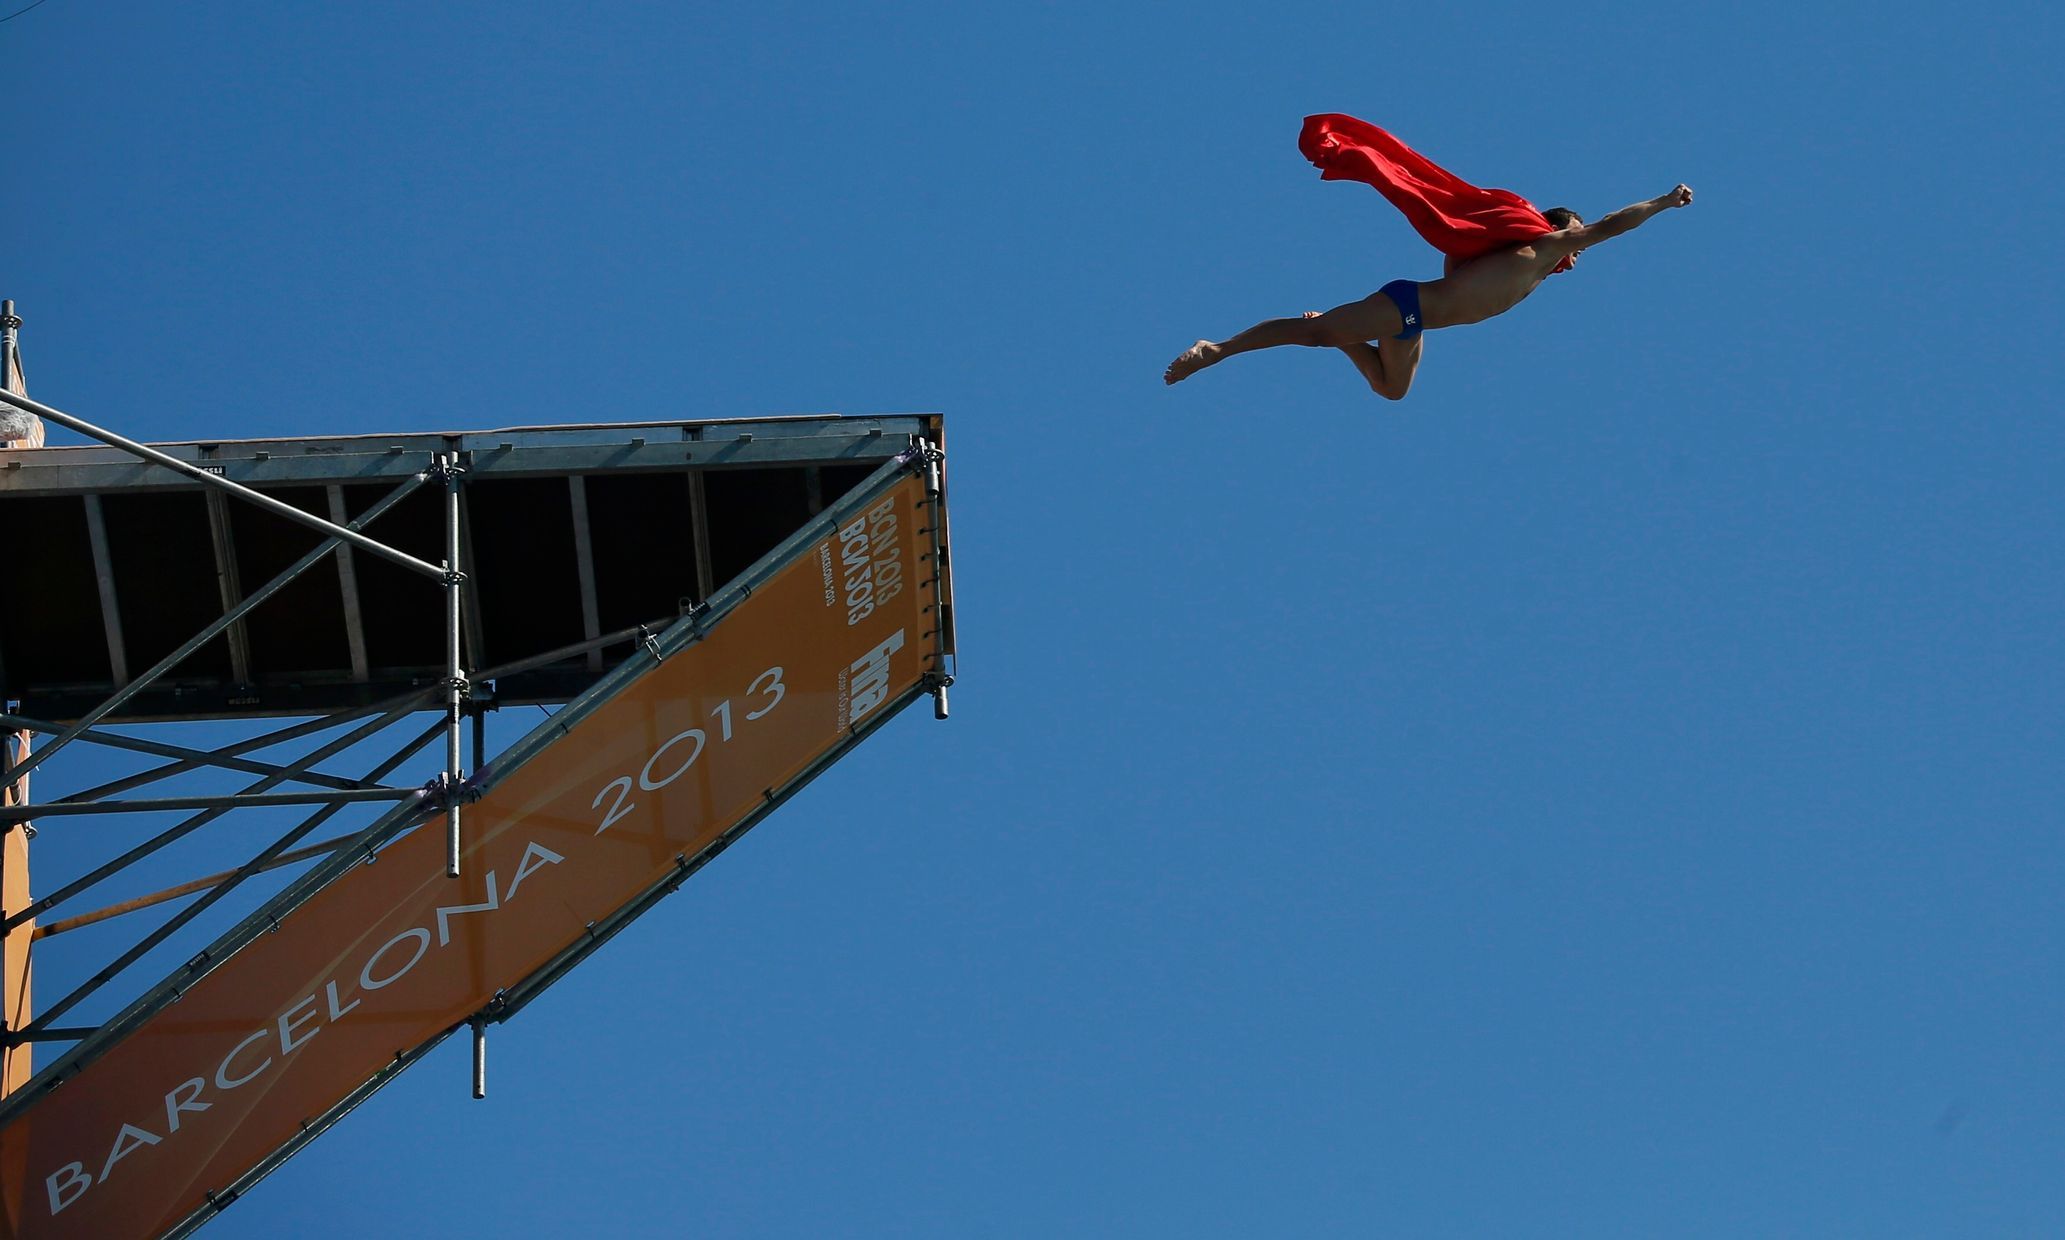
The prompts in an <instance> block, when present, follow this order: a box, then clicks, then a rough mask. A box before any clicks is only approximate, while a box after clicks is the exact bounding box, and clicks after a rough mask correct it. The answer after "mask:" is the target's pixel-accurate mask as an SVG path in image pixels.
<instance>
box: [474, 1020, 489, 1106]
mask: <svg viewBox="0 0 2065 1240" xmlns="http://www.w3.org/2000/svg"><path fill="white" fill-rule="evenodd" d="M473 1096H474V1097H476V1098H485V1097H487V1096H488V1022H487V1021H485V1020H483V1019H481V1018H480V1017H478V1016H476V1017H474V1018H473Z"/></svg>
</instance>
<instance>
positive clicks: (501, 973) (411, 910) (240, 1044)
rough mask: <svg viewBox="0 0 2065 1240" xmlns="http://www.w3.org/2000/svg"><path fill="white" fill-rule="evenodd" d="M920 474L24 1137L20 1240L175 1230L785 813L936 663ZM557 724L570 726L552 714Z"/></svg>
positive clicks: (333, 894)
mask: <svg viewBox="0 0 2065 1240" xmlns="http://www.w3.org/2000/svg"><path fill="white" fill-rule="evenodd" d="M923 500H924V486H923V484H922V481H921V480H919V479H917V478H905V479H903V480H901V481H900V482H898V483H896V484H895V485H894V486H893V487H891V488H890V489H889V490H888V491H886V492H884V493H883V494H882V495H881V496H880V497H879V498H878V499H876V500H875V501H873V502H871V503H869V504H866V505H865V506H863V507H862V508H861V509H860V510H859V512H858V514H857V515H856V516H854V517H853V518H852V519H850V520H848V521H847V522H846V523H845V524H844V525H842V526H841V527H840V528H839V530H838V531H837V533H836V534H834V535H833V536H831V537H829V538H827V539H825V540H823V541H821V542H818V543H816V544H814V545H812V546H810V547H809V548H807V549H806V550H805V551H804V553H803V554H801V555H800V556H798V557H797V558H796V559H795V560H793V561H791V562H790V563H789V564H788V565H787V566H786V567H784V568H783V569H781V570H780V571H779V572H778V573H777V574H776V575H774V576H773V577H772V579H770V580H769V581H768V582H767V583H766V584H764V585H763V586H761V587H759V588H757V589H755V590H754V592H753V594H752V595H751V597H749V598H748V599H746V600H745V601H744V602H742V603H741V604H739V605H738V607H737V608H736V609H735V610H734V611H733V612H732V613H731V614H729V615H727V616H725V617H723V618H722V619H721V620H719V621H718V622H717V624H716V625H715V626H714V627H713V628H712V630H711V632H710V634H709V636H707V637H706V638H704V639H703V640H701V641H699V642H696V643H695V644H692V645H690V646H688V647H687V648H686V649H684V650H681V651H680V652H678V653H676V654H674V655H672V656H671V657H669V658H668V659H667V660H666V661H665V662H664V663H662V664H660V665H659V666H657V667H655V668H654V669H653V670H652V671H650V672H648V673H646V674H645V675H644V676H642V677H640V678H639V679H637V680H636V681H633V682H632V683H631V684H630V685H629V686H628V687H627V688H625V689H624V690H623V691H622V692H621V693H620V694H619V695H618V696H616V697H615V698H613V699H611V700H610V701H608V702H607V703H605V704H604V705H602V706H601V707H600V708H599V709H597V710H596V711H595V712H594V713H593V714H591V715H589V716H588V717H587V718H585V719H582V720H580V721H579V722H577V723H575V724H573V726H572V727H571V729H570V730H569V731H568V732H567V733H566V734H565V735H564V736H562V737H561V738H559V739H558V740H556V741H554V742H552V743H551V744H550V745H549V746H547V747H546V748H545V749H544V750H542V751H541V752H540V753H539V754H538V755H537V756H535V757H534V758H532V759H531V760H530V761H529V762H528V763H526V764H525V765H523V766H521V767H519V768H518V769H516V770H514V771H511V772H510V773H509V774H508V775H507V776H506V777H504V778H502V779H501V780H500V781H499V782H498V783H496V784H495V785H494V786H493V788H492V789H491V790H490V791H489V792H488V794H487V795H486V796H485V797H484V798H483V799H482V800H480V801H479V802H477V803H476V804H474V805H471V806H469V807H467V808H466V809H465V811H464V812H463V816H462V822H463V826H464V852H463V862H462V870H461V873H462V876H461V877H460V878H457V879H448V878H446V877H445V876H444V848H445V840H444V830H443V819H442V818H436V819H432V820H430V821H429V822H428V823H426V824H425V825H423V826H420V827H418V828H416V829H415V830H414V831H413V832H412V833H410V834H408V835H406V836H404V837H403V838H401V839H400V840H398V841H397V842H395V843H394V844H392V845H390V846H389V847H388V848H387V849H385V850H384V851H382V852H381V853H380V854H379V856H378V858H377V859H376V861H375V862H373V863H372V864H368V865H363V866H359V867H356V868H354V869H352V870H351V871H349V872H348V873H347V874H346V875H345V876H344V877H342V878H340V879H339V880H337V881H336V882H334V883H332V884H331V885H330V886H328V887H326V888H324V889H323V890H322V891H321V892H319V893H318V894H317V895H316V896H315V897H314V898H313V899H311V900H310V901H309V902H308V903H307V904H305V905H303V906H302V907H301V908H300V909H298V910H296V911H295V912H293V913H292V914H291V915H289V916H287V917H286V918H284V919H283V920H282V921H281V923H280V927H279V929H278V931H277V932H275V933H270V934H265V935H262V936H260V937H259V938H258V939H256V940H255V941H254V942H252V943H251V944H250V945H249V946H248V947H246V948H245V949H244V950H243V951H242V952H240V953H238V954H237V955H235V956H233V957H232V958H230V959H229V960H228V961H227V962H226V963H224V964H223V965H222V966H221V967H220V968H218V969H217V970H216V971H215V972H213V973H211V974H209V975H208V976H207V977H205V978H203V979H201V980H200V981H199V982H197V983H196V984H195V985H194V986H193V987H192V988H191V989H190V990H188V991H187V993H186V994H185V995H184V996H183V997H181V999H180V1000H179V1001H178V1002H177V1003H175V1004H173V1005H171V1006H170V1007H167V1008H166V1009H165V1010H163V1011H162V1012H160V1013H158V1014H157V1015H156V1016H154V1017H152V1018H151V1019H150V1020H149V1021H148V1022H147V1023H146V1024H144V1025H143V1026H141V1027H140V1028H139V1029H138V1030H137V1031H136V1032H135V1033H134V1034H132V1035H130V1036H129V1037H128V1038H126V1039H124V1040H123V1041H121V1042H120V1043H118V1044H117V1045H116V1046H115V1047H114V1048H113V1049H111V1050H110V1051H109V1052H108V1053H107V1054H106V1055H105V1056H103V1057H102V1058H100V1059H98V1060H95V1061H94V1062H92V1063H90V1064H88V1065H87V1066H86V1067H85V1068H84V1069H83V1070H82V1071H81V1072H80V1074H79V1075H78V1076H77V1077H75V1078H73V1079H72V1080H69V1081H67V1082H65V1083H64V1084H63V1085H62V1086H61V1087H59V1088H57V1089H56V1090H54V1091H52V1092H51V1093H49V1094H47V1095H45V1096H44V1097H42V1098H41V1099H39V1100H37V1101H36V1102H34V1103H32V1104H31V1105H30V1106H29V1108H28V1109H27V1110H26V1111H25V1112H24V1113H23V1114H22V1115H21V1116H20V1117H19V1118H17V1119H16V1120H15V1121H14V1122H13V1123H12V1124H10V1125H8V1126H7V1127H6V1128H5V1129H0V1167H4V1169H5V1171H6V1173H7V1174H6V1187H7V1199H6V1203H5V1205H6V1212H7V1214H6V1221H7V1223H8V1224H9V1231H10V1234H11V1235H13V1236H17V1237H34V1238H41V1237H46V1236H93V1237H108V1236H148V1235H157V1234H160V1233H162V1232H163V1231H164V1230H166V1229H167V1228H169V1227H171V1226H173V1225H175V1224H177V1223H178V1222H179V1221H181V1220H182V1219H184V1218H186V1217H187V1216H188V1215H189V1214H191V1213H192V1212H193V1211H195V1210H197V1209H200V1208H202V1207H203V1206H204V1205H205V1204H206V1203H207V1200H208V1197H209V1195H210V1194H219V1193H221V1191H222V1190H223V1189H225V1188H227V1187H228V1186H229V1185H230V1184H232V1183H233V1182H234V1181H235V1180H236V1179H237V1177H239V1176H240V1175H243V1174H244V1173H245V1172H247V1171H248V1170H250V1169H251V1168H253V1167H254V1166H256V1165H257V1164H258V1163H260V1162H261V1161H262V1160H263V1159H265V1158H266V1157H267V1156H268V1155H270V1154H271V1153H272V1152H274V1151H275V1150H277V1149H279V1148H280V1147H281V1146H283V1145H284V1144H286V1143H287V1142H288V1141H289V1140H290V1139H291V1138H292V1137H293V1136H294V1135H295V1134H296V1133H297V1132H298V1131H299V1130H300V1129H301V1126H302V1125H303V1124H304V1123H305V1122H307V1121H311V1120H314V1119H316V1118H317V1117H319V1116H321V1115H323V1114H324V1113H325V1112H326V1111H328V1110H329V1109H330V1108H331V1107H332V1106H334V1105H335V1104H336V1103H338V1102H339V1101H340V1100H342V1099H343V1098H344V1097H345V1096H346V1095H348V1094H349V1093H350V1092H351V1091H352V1090H354V1089H356V1088H358V1087H359V1086H360V1085H362V1084H363V1083H365V1082H367V1081H369V1080H370V1079H372V1078H373V1076H374V1075H375V1074H376V1073H378V1072H379V1071H380V1070H381V1069H382V1068H384V1067H386V1066H388V1065H389V1064H391V1063H393V1062H394V1061H395V1059H396V1056H397V1054H399V1053H401V1052H404V1051H407V1050H409V1049H411V1048H414V1047H418V1046H421V1045H422V1044H424V1043H425V1042H427V1041H429V1040H430V1039H433V1038H435V1037H437V1036H438V1035H440V1034H441V1033H443V1032H445V1031H447V1030H449V1029H452V1028H453V1027H455V1026H457V1025H459V1024H462V1023H463V1022H465V1021H466V1020H467V1019H468V1018H470V1017H471V1016H473V1015H474V1014H475V1013H478V1012H479V1011H481V1009H482V1008H483V1006H484V1005H486V1004H487V1003H488V1002H489V1001H490V1000H491V999H492V998H493V997H494V995H495V993H496V992H497V991H498V990H502V989H504V988H508V987H512V986H514V985H516V984H517V983H518V982H520V981H522V980H523V979H525V978H526V977H529V976H530V975H532V974H533V973H535V972H537V971H538V969H539V968H540V967H541V966H543V965H545V964H546V963H547V962H548V961H550V960H551V959H552V958H553V957H554V956H555V955H556V954H558V953H560V952H561V951H562V950H564V949H565V948H567V947H568V946H569V945H571V944H574V943H577V942H579V941H581V940H582V939H583V937H584V936H585V935H586V934H587V932H588V931H587V927H589V926H590V925H591V924H592V923H594V922H597V921H600V920H602V919H604V918H606V917H608V916H609V915H610V914H611V913H612V912H614V911H615V910H617V909H619V908H621V907H622V906H624V905H625V904H626V903H627V902H629V901H630V900H631V899H632V898H633V897H635V896H636V895H638V894H639V893H640V892H642V891H645V890H647V889H648V888H650V887H651V886H652V885H653V884H654V883H656V882H658V881H659V880H661V879H663V878H664V877H666V876H667V875H668V874H669V873H672V872H675V871H676V869H677V863H676V858H677V857H684V856H685V857H688V858H693V857H694V856H695V855H696V854H697V852H698V851H700V850H701V849H703V848H704V847H705V846H707V845H708V844H710V843H711V841H713V840H715V839H716V838H717V837H718V836H720V835H721V834H723V833H724V832H725V831H726V830H727V829H729V828H730V827H732V826H734V825H735V824H737V823H739V822H740V821H742V820H743V819H745V818H747V817H748V816H749V815H751V814H752V813H754V812H755V811H756V810H757V809H759V808H760V807H762V806H763V805H765V804H766V801H767V798H768V797H769V795H770V794H772V793H776V792H778V791H779V790H781V789H782V788H783V787H784V785H786V784H787V783H789V782H790V781H791V780H793V779H795V778H796V777H797V776H799V775H801V774H803V773H804V772H805V771H806V770H807V769H808V768H809V767H810V766H811V765H812V764H813V763H814V762H816V761H818V760H820V759H821V758H822V757H823V756H824V755H825V754H827V753H828V752H829V751H831V750H832V749H834V748H835V747H836V746H838V745H839V744H840V743H841V741H842V740H844V739H845V738H847V737H848V736H850V735H851V733H852V730H854V729H856V728H858V727H862V726H865V725H866V724H867V723H869V722H872V719H871V716H877V715H879V712H881V711H884V710H886V709H888V708H889V707H891V706H892V705H893V704H894V703H895V702H896V701H897V700H898V699H899V698H900V697H901V696H902V695H903V694H904V693H905V692H906V691H907V690H909V689H911V688H912V687H914V686H915V685H917V684H918V683H919V681H920V679H921V678H922V676H923V675H924V674H925V673H926V672H927V671H930V670H933V668H934V664H935V657H936V655H935V652H936V650H937V642H936V639H935V636H934V634H935V630H936V629H937V627H938V624H937V619H938V615H939V611H938V608H937V607H936V606H935V605H934V600H935V598H936V590H935V588H934V585H933V584H932V583H930V582H928V581H927V579H928V578H934V577H936V574H933V573H931V572H929V571H928V572H920V571H919V569H920V567H921V566H922V565H923V564H925V563H927V561H923V560H921V559H920V558H919V557H920V556H921V555H923V554H929V551H930V543H929V536H926V535H924V534H923V533H922V531H924V530H925V529H926V528H927V527H926V522H925V520H924V516H925V514H926V513H927V512H928V511H929V510H928V509H927V508H925V507H923V506H922V501H923ZM546 726H548V727H549V726H552V725H549V724H548V725H546Z"/></svg>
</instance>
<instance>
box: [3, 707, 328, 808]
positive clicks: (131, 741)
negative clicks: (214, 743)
mask: <svg viewBox="0 0 2065 1240" xmlns="http://www.w3.org/2000/svg"><path fill="white" fill-rule="evenodd" d="M0 728H27V729H29V730H30V731H35V732H51V733H57V732H62V731H64V728H63V726H61V725H59V724H55V723H52V722H50V721H49V720H47V719H31V718H29V717H28V716H26V715H10V714H0ZM79 739H80V740H81V741H84V742H85V743H86V744H88V745H106V746H107V747H109V748H110V749H126V750H130V751H132V752H135V753H147V754H154V755H156V756H158V757H160V758H189V759H192V762H191V763H184V764H179V765H177V766H176V767H162V766H161V767H157V768H155V769H154V770H150V771H145V772H144V773H143V775H142V776H139V777H137V783H145V784H147V783H150V782H152V781H153V780H157V779H164V778H167V777H169V776H171V775H172V774H174V773H175V772H176V771H186V770H192V769H193V767H194V765H201V766H219V767H222V768H224V769H225V770H231V771H243V772H245V773H246V774H251V775H271V774H274V773H276V772H284V773H285V774H286V775H287V778H289V779H294V780H299V781H300V782H302V783H304V784H315V785H318V786H319V787H324V788H358V787H363V786H364V785H362V784H359V783H358V782H357V781H355V780H350V779H346V778H344V777H343V776H342V775H325V774H323V773H322V772H321V771H290V770H288V769H287V768H285V767H283V766H281V765H280V764H279V763H277V762H254V761H252V760H251V759H249V758H232V757H225V756H223V755H221V754H214V753H206V752H204V751H202V750H199V749H188V748H186V747H184V746H182V745H167V744H165V743H163V742H162V741H147V740H144V739H143V738H142V737H137V736H124V735H122V734H121V733H120V732H102V731H100V730H99V729H94V730H91V731H87V732H81V733H80V734H79ZM137 783H131V784H128V786H129V787H132V788H133V787H136V786H137ZM112 791H119V790H118V789H113V786H112V785H108V786H106V788H105V789H94V790H89V791H86V792H74V793H72V794H71V795H69V796H63V797H59V798H58V799H59V800H61V801H87V800H92V799H94V798H96V797H100V796H107V795H111V792H112Z"/></svg>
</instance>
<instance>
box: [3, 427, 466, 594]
mask: <svg viewBox="0 0 2065 1240" xmlns="http://www.w3.org/2000/svg"><path fill="white" fill-rule="evenodd" d="M0 403H5V404H9V405H13V406H14V407H15V408H17V409H21V410H24V411H26V412H29V413H33V414H35V415H36V416H37V417H39V418H42V419H43V420H44V421H46V422H55V423H57V424H58V425H59V426H64V427H69V428H70V429H72V430H75V431H77V432H79V433H80V434H81V435H84V436H86V437H87V438H88V439H98V440H99V441H101V442H102V443H104V444H107V445H108V446H109V447H113V448H120V449H121V450H122V451H124V452H127V453H129V454H130V455H131V456H138V457H142V458H143V459H144V460H146V461H149V462H150V463H151V464H153V465H162V466H164V467H165V468H166V469H169V470H171V471H172V472H174V473H176V474H183V475H185V476H186V477H188V478H192V479H193V480H194V481H195V482H199V483H202V484H203V485H206V486H211V487H218V488H220V489H222V490H225V491H228V492H229V493H231V494H232V495H236V496H239V497H241V498H243V499H247V500H249V501H251V502H252V503H254V504H256V505H258V506H259V507H260V508H263V509H265V510H266V511H267V512H270V513H272V514H273V515H275V516H281V517H285V518H286V519H287V520H289V521H294V522H298V523H299V524H302V525H305V526H307V527H308V528H310V529H312V530H320V531H321V532H323V533H325V534H328V535H329V536H330V537H332V538H340V539H343V540H344V541H345V542H348V543H350V544H351V545H352V546H354V547H358V548H360V549H361V550H365V551H370V552H371V553H373V554H374V555H377V556H379V557H380V558H382V559H385V560H392V561H393V562H394V563H396V564H399V565H401V566H402V567H403V568H407V569H413V570H414V571H416V572H419V573H422V574H423V575H425V576H427V577H442V576H443V575H444V570H443V569H441V568H439V567H438V566H437V565H435V564H428V563H425V562H424V561H422V560H419V559H417V558H416V557H415V556H413V555H409V554H408V553H406V552H402V551H396V550H395V549H394V548H393V547H390V546H388V545H387V544H386V543H382V542H375V541H374V540H372V539H370V538H368V537H366V536H365V535H364V534H361V533H359V532H357V531H356V530H353V529H350V528H347V527H345V526H342V525H337V524H335V523H334V522H330V521H326V520H324V519H323V518H321V517H318V516H316V515H315V514H314V513H308V512H303V511H301V510H300V509H299V508H296V507H295V506H294V505H292V504H287V503H282V502H281V501H279V500H276V499H274V498H273V497H272V496H270V495H267V494H265V493H264V492H262V491H254V490H252V489H251V488H250V487H247V486H245V485H244V484H243V483H241V482H231V481H230V480H229V479H227V478H224V477H222V476H221V475H220V474H211V473H209V472H208V471H207V470H205V469H202V468H200V467H199V466H197V465H189V464H188V463H187V462H185V461H182V460H180V459H179V458H178V457H176V456H168V455H166V454H165V453H163V452H160V451H158V450H157V449H156V448H153V447H150V446H149V445H147V444H140V443H138V442H136V441H135V440H134V439H125V438H123V437H122V436H120V435H117V434H116V433H115V432H113V431H110V430H103V429H102V428H100V427H98V426H95V425H94V424H93V423H91V422H88V421H86V420H84V419H82V418H75V417H73V416H72V415H71V414H69V413H66V412H64V411H63V410H62V409H52V408H51V407H50V406H49V405H46V404H44V403H42V402H41V401H34V400H30V399H29V398H28V397H26V396H22V395H20V394H18V393H15V392H10V391H7V390H6V389H5V388H0Z"/></svg>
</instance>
